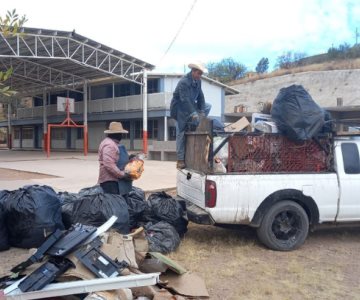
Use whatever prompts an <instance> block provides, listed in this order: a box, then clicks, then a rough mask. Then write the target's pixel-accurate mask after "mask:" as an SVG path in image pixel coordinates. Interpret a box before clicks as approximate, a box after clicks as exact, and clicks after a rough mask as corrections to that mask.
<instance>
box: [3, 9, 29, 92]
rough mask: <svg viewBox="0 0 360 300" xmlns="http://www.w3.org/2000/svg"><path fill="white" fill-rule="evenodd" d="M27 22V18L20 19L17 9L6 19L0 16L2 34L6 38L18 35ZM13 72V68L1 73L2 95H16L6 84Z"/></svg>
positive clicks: (9, 13)
mask: <svg viewBox="0 0 360 300" xmlns="http://www.w3.org/2000/svg"><path fill="white" fill-rule="evenodd" d="M26 21H27V19H26V16H25V15H24V16H22V17H19V15H18V14H17V13H16V10H15V9H14V10H13V11H11V12H10V11H8V12H7V14H6V16H5V18H3V17H1V16H0V34H1V35H2V36H4V37H7V36H13V35H16V34H18V33H19V29H20V28H21V27H22V26H23V25H24V24H25V22H26ZM12 72H13V69H12V68H10V69H8V70H5V71H1V72H0V95H3V96H11V95H14V94H15V93H16V92H15V91H12V90H11V89H10V86H7V85H6V84H5V82H6V81H7V80H8V79H9V78H10V76H11V74H12Z"/></svg>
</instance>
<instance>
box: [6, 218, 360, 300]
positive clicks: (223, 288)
mask: <svg viewBox="0 0 360 300" xmlns="http://www.w3.org/2000/svg"><path fill="white" fill-rule="evenodd" d="M27 253H28V250H24V249H12V250H10V251H5V252H1V253H0V276H2V275H5V273H6V270H9V269H10V268H11V267H12V266H14V265H16V263H18V262H19V261H21V260H23V259H24V258H25V257H26V256H27ZM359 253H360V228H356V229H346V230H345V229H326V230H325V229H323V230H319V231H316V232H314V233H310V235H309V237H308V239H307V240H306V242H305V244H304V245H303V246H302V247H301V248H300V249H299V250H296V251H292V252H276V251H271V250H269V249H267V248H265V247H264V246H263V245H262V244H260V243H259V242H258V240H257V237H256V232H255V231H254V230H253V229H251V228H248V227H238V228H220V227H214V226H204V225H197V224H193V223H190V224H189V228H188V233H187V234H186V235H185V238H184V239H183V240H182V243H181V245H180V247H179V248H178V250H177V251H176V252H174V253H171V254H170V255H169V256H170V257H171V258H172V259H175V260H176V261H177V262H179V263H180V264H181V265H183V266H184V267H185V268H187V269H188V270H190V271H192V272H195V273H197V274H198V275H200V276H201V277H202V278H203V279H204V280H205V282H206V285H207V287H208V290H209V293H210V296H211V299H255V300H257V299H276V300H277V299H291V300H293V299H360V259H359ZM24 255H25V256H24Z"/></svg>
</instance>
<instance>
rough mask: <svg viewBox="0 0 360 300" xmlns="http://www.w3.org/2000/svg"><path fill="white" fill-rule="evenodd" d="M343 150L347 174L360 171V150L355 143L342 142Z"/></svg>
mask: <svg viewBox="0 0 360 300" xmlns="http://www.w3.org/2000/svg"><path fill="white" fill-rule="evenodd" d="M341 152H342V156H343V162H344V171H345V173H346V174H359V173H360V159H359V150H358V147H357V145H356V144H355V143H342V144H341Z"/></svg>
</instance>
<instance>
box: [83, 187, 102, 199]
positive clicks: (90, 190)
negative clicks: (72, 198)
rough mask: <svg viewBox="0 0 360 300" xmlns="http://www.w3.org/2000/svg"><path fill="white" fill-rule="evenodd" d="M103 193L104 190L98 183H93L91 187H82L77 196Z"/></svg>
mask: <svg viewBox="0 0 360 300" xmlns="http://www.w3.org/2000/svg"><path fill="white" fill-rule="evenodd" d="M101 193H104V190H103V189H102V187H101V186H100V185H94V186H92V187H87V188H83V189H81V190H80V191H79V196H87V195H96V194H101Z"/></svg>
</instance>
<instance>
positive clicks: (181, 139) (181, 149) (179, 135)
mask: <svg viewBox="0 0 360 300" xmlns="http://www.w3.org/2000/svg"><path fill="white" fill-rule="evenodd" d="M210 109H211V104H210V103H205V110H204V113H205V116H206V117H207V116H208V115H209V112H210ZM191 125H194V124H193V123H192V121H191V119H189V121H188V122H187V124H186V126H185V128H184V130H182V131H180V130H179V126H178V123H177V122H176V155H177V160H185V132H186V131H187V129H188V128H189V127H190V126H191Z"/></svg>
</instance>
